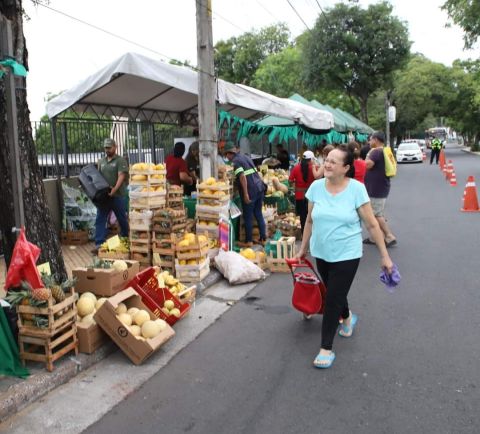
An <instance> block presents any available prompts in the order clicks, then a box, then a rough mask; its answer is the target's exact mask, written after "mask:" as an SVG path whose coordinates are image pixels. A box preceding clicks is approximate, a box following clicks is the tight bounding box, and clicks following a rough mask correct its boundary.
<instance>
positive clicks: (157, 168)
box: [155, 163, 165, 170]
mask: <svg viewBox="0 0 480 434" xmlns="http://www.w3.org/2000/svg"><path fill="white" fill-rule="evenodd" d="M155 169H156V170H165V164H162V163H160V164H157V165H156V166H155Z"/></svg>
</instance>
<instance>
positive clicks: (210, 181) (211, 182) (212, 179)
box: [205, 177, 217, 185]
mask: <svg viewBox="0 0 480 434" xmlns="http://www.w3.org/2000/svg"><path fill="white" fill-rule="evenodd" d="M216 183H217V180H216V179H215V178H213V177H210V178H207V179H206V180H205V184H207V185H215V184H216Z"/></svg>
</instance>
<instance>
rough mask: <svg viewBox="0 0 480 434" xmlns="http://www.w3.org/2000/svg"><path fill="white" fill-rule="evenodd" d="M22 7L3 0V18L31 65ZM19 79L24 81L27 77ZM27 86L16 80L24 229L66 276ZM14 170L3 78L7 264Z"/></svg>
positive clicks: (2, 223)
mask: <svg viewBox="0 0 480 434" xmlns="http://www.w3.org/2000/svg"><path fill="white" fill-rule="evenodd" d="M22 10H23V9H22V1H21V0H9V1H3V2H0V18H3V17H5V18H6V19H8V20H10V21H11V23H12V33H13V53H14V57H15V59H16V61H17V62H18V63H21V64H23V65H24V66H25V67H26V68H27V69H28V53H27V49H26V45H25V37H24V35H23V17H22ZM17 80H21V81H24V79H17ZM25 87H26V86H25V82H23V83H17V91H16V104H17V118H18V138H19V152H20V164H21V177H22V187H23V204H24V208H25V229H26V233H27V237H28V239H29V240H30V241H31V242H33V243H35V244H37V245H38V246H39V247H40V248H41V249H42V254H41V257H40V259H39V262H47V261H48V262H50V266H51V269H52V272H53V273H55V274H57V277H59V278H61V279H63V278H64V277H66V271H65V264H64V262H63V257H62V249H61V246H60V242H59V238H58V234H57V233H56V231H55V228H54V225H53V221H52V217H51V215H50V211H49V209H48V206H47V201H46V198H45V188H44V186H43V180H42V176H41V172H40V168H39V166H38V161H37V154H36V151H35V145H34V142H33V137H32V128H31V124H30V112H29V110H28V104H27V93H26V91H25ZM12 170H13V168H12V165H11V162H10V152H9V146H8V124H7V113H6V94H5V82H4V79H3V80H2V79H0V173H2V182H1V183H0V197H1V198H2V207H1V210H0V230H1V232H2V240H3V247H4V253H5V259H6V262H7V264H9V262H10V258H11V254H12V250H13V246H14V244H15V240H16V237H15V234H12V228H13V227H15V217H14V205H13V204H14V197H13V189H12V182H11V180H12Z"/></svg>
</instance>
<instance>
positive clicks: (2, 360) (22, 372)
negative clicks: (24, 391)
mask: <svg viewBox="0 0 480 434" xmlns="http://www.w3.org/2000/svg"><path fill="white" fill-rule="evenodd" d="M0 354H1V357H0V375H10V376H12V377H20V378H26V377H28V376H29V375H30V373H29V372H28V369H26V368H24V367H23V366H22V365H21V363H20V357H19V354H18V347H17V343H16V342H15V339H14V338H13V335H12V331H11V330H10V326H9V325H8V321H7V317H6V316H5V312H4V311H3V308H2V307H1V306H0Z"/></svg>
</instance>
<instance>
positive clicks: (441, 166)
mask: <svg viewBox="0 0 480 434" xmlns="http://www.w3.org/2000/svg"><path fill="white" fill-rule="evenodd" d="M439 163H440V170H443V169H444V168H445V152H443V149H442V150H441V151H440V158H439Z"/></svg>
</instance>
